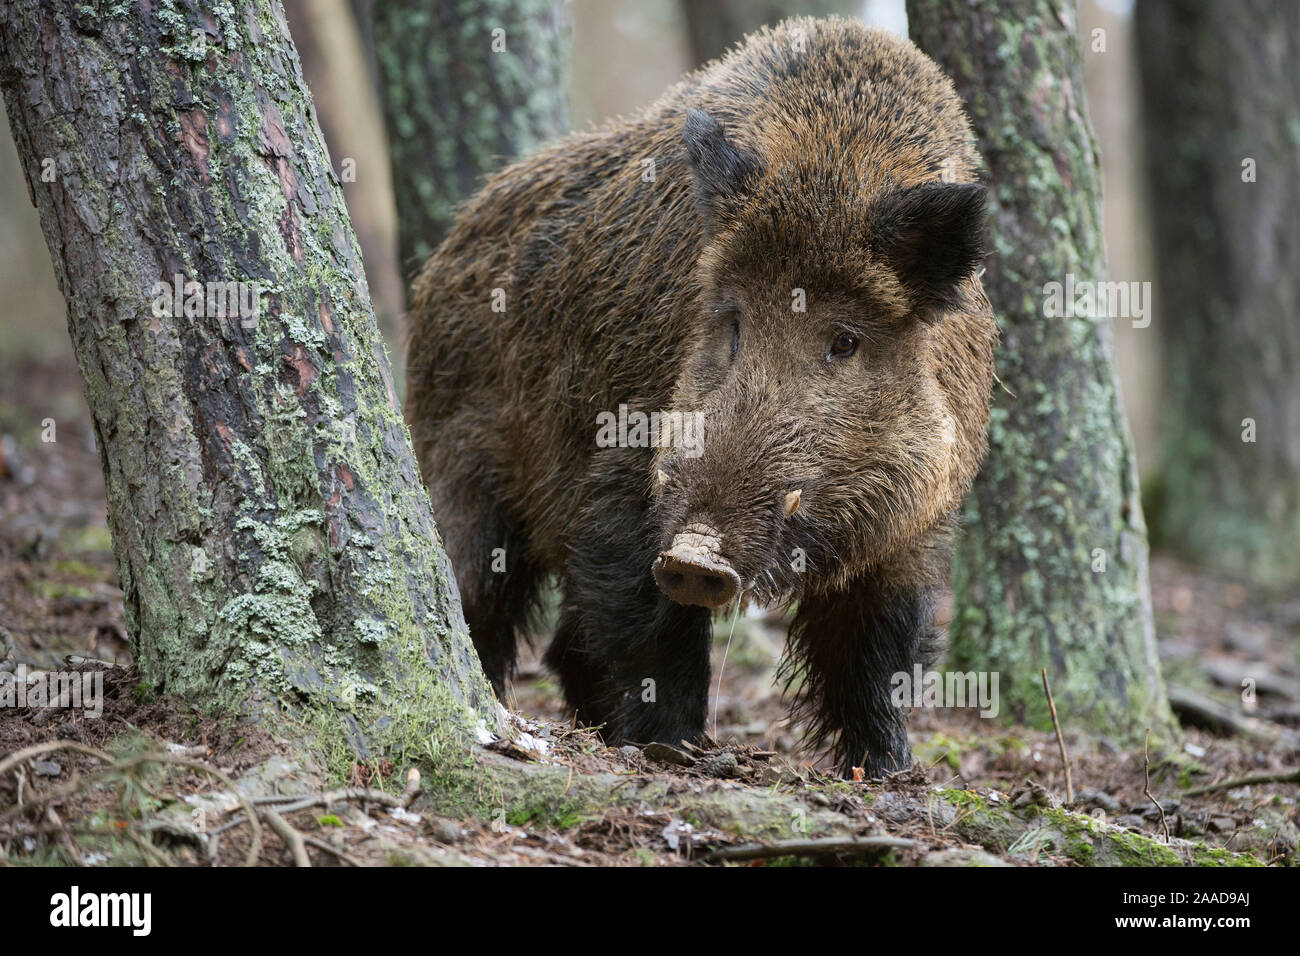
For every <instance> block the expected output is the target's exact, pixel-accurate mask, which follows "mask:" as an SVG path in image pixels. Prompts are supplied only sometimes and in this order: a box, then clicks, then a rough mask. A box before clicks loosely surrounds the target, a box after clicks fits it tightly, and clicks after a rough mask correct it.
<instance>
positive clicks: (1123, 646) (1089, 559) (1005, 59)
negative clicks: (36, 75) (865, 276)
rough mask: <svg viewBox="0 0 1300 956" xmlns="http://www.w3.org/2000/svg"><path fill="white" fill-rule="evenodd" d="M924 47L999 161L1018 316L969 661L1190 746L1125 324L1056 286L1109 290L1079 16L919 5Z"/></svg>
mask: <svg viewBox="0 0 1300 956" xmlns="http://www.w3.org/2000/svg"><path fill="white" fill-rule="evenodd" d="M907 14H908V22H909V24H910V29H911V33H912V37H913V39H914V40H915V41H916V43H917V44H918V45H919V46H920V47H921V49H923V50H924V51H925V52H927V53H928V54H930V56H932V57H934V58H935V59H936V60H937V61H938V62H939V64H940V66H942V67H943V68H944V70H945V71H946V72H947V73H948V74H949V75H950V76H951V77H952V78H953V80H954V81H955V83H956V84H957V90H958V92H959V93H960V94H961V95H962V96H963V97H964V98H965V100H966V103H967V107H968V109H969V110H970V115H971V121H972V124H973V126H974V128H975V131H976V135H977V137H978V138H979V145H980V149H981V151H982V153H983V155H984V158H985V161H986V162H987V164H988V174H989V182H990V200H991V206H992V222H991V229H992V242H991V245H992V249H993V251H994V252H993V255H991V256H990V257H989V259H988V261H987V273H986V274H985V276H984V286H985V289H986V290H987V291H988V296H989V300H990V301H991V302H992V304H993V309H994V312H995V313H996V314H997V315H998V317H999V327H1000V329H1001V332H1002V345H1001V348H1000V349H999V351H998V357H997V374H998V377H999V379H1000V382H1001V386H1000V387H999V388H998V389H997V394H996V396H995V402H994V408H993V413H992V417H991V420H990V424H989V440H990V447H989V456H988V460H987V461H986V462H985V465H984V468H983V470H982V472H981V474H980V476H979V477H978V478H977V479H976V482H975V486H974V489H973V491H972V493H971V495H970V496H969V498H968V500H967V505H966V508H965V511H964V514H963V520H962V523H963V533H962V535H961V537H960V539H959V545H958V549H957V553H956V556H955V558H954V568H953V591H954V605H955V606H954V611H953V624H952V655H953V658H954V661H955V663H956V666H957V667H959V668H966V669H974V670H996V671H999V672H1000V673H1001V699H1002V709H1003V713H1004V714H1005V715H1008V716H1010V717H1013V718H1015V719H1019V720H1024V721H1027V722H1029V723H1031V724H1033V725H1035V726H1040V727H1042V726H1048V727H1050V725H1051V718H1050V714H1049V712H1048V708H1047V703H1046V701H1045V699H1044V695H1043V689H1042V685H1041V681H1040V677H1039V669H1040V668H1044V667H1045V668H1047V671H1048V675H1049V677H1050V678H1051V684H1052V691H1053V694H1054V696H1055V699H1056V704H1057V708H1058V710H1059V711H1060V713H1061V719H1062V722H1063V723H1064V724H1065V725H1066V726H1067V727H1071V728H1076V729H1087V730H1092V731H1096V732H1104V733H1106V734H1108V735H1110V736H1112V737H1113V738H1115V739H1117V740H1119V741H1121V742H1123V743H1130V742H1133V741H1135V740H1140V739H1141V738H1142V736H1143V731H1144V729H1145V728H1147V727H1151V728H1152V729H1153V730H1156V731H1160V732H1165V733H1167V734H1172V733H1173V732H1174V724H1173V719H1172V716H1171V715H1170V711H1169V706H1168V702H1167V701H1166V699H1165V692H1164V687H1163V684H1162V681H1161V678H1160V667H1159V662H1158V660H1157V657H1156V648H1155V634H1154V627H1153V623H1152V614H1151V603H1150V590H1149V586H1148V582H1147V544H1146V529H1145V526H1144V524H1143V519H1142V510H1141V505H1140V502H1139V500H1138V485H1137V470H1136V464H1135V461H1134V457H1133V452H1132V447H1131V442H1130V439H1129V435H1128V427H1127V424H1126V423H1125V421H1124V416H1123V411H1122V409H1121V407H1120V403H1119V395H1118V385H1117V381H1116V376H1115V369H1114V354H1113V353H1114V346H1113V330H1112V328H1111V324H1110V320H1109V319H1108V318H1105V317H1103V318H1089V317H1087V316H1080V315H1077V314H1075V315H1074V316H1073V317H1063V316H1061V317H1058V316H1056V315H1055V314H1054V313H1053V312H1052V311H1050V310H1048V309H1047V308H1046V305H1045V301H1046V293H1047V292H1048V291H1050V287H1049V286H1048V283H1053V282H1056V283H1062V284H1063V285H1064V283H1066V281H1067V275H1069V274H1072V275H1073V277H1074V280H1075V281H1101V280H1103V279H1104V278H1105V254H1104V251H1103V247H1102V233H1101V221H1100V217H1101V183H1100V173H1099V168H1098V161H1097V149H1096V144H1095V142H1094V140H1093V136H1092V128H1091V125H1090V123H1089V121H1088V113H1087V107H1086V104H1085V102H1084V96H1083V76H1082V67H1081V61H1080V57H1079V39H1078V36H1077V34H1076V27H1075V20H1074V5H1073V4H1072V3H1066V2H1062V0H1013V2H1006V3H1001V4H988V3H983V4H972V3H969V2H967V0H909V2H908V5H907Z"/></svg>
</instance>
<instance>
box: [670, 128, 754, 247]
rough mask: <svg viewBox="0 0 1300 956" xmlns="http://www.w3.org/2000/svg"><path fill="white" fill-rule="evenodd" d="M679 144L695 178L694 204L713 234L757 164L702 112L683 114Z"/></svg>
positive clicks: (752, 174)
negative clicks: (730, 202) (718, 220)
mask: <svg viewBox="0 0 1300 956" xmlns="http://www.w3.org/2000/svg"><path fill="white" fill-rule="evenodd" d="M682 141H683V142H684V143H685V144H686V154H687V156H689V157H690V161H691V172H692V173H693V174H694V177H695V204H696V207H697V208H698V209H699V211H700V218H701V219H703V220H704V225H705V228H706V229H708V230H709V231H710V232H712V231H713V228H714V225H715V223H716V221H717V219H718V218H719V217H720V216H721V214H722V213H723V211H724V210H725V208H726V205H727V204H728V202H729V201H731V200H733V199H735V198H737V197H739V196H741V195H743V194H744V192H745V190H746V188H747V186H748V184H749V181H750V180H751V179H752V177H753V176H754V174H755V173H757V172H758V161H757V160H756V159H755V158H754V157H753V156H752V155H750V154H749V153H747V152H745V151H744V150H741V149H737V148H736V147H735V146H734V145H732V143H731V141H730V140H728V139H727V136H726V134H725V133H724V132H723V131H722V127H721V126H720V125H718V121H717V120H715V119H714V118H713V117H712V116H710V115H709V114H708V113H706V112H704V110H701V109H692V110H691V111H690V112H689V113H687V114H686V126H685V127H684V128H683V129H682Z"/></svg>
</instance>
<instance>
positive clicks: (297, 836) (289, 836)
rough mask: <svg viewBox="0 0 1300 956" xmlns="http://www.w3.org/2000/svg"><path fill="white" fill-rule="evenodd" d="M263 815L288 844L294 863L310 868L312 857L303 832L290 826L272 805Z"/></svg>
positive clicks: (268, 824)
mask: <svg viewBox="0 0 1300 956" xmlns="http://www.w3.org/2000/svg"><path fill="white" fill-rule="evenodd" d="M262 815H263V816H265V817H266V824H267V826H269V827H270V828H271V829H272V830H274V831H275V832H276V833H278V834H279V835H280V839H282V840H283V841H284V842H285V843H286V844H288V846H289V850H290V851H291V852H292V853H293V865H294V866H305V867H308V868H310V867H311V859H310V858H309V857H308V856H307V845H306V844H305V843H304V842H303V839H302V834H301V833H299V832H298V831H297V830H295V829H294V828H293V827H291V826H289V824H288V822H286V821H285V819H284V817H282V816H280V814H278V813H276V812H275V811H274V810H272V809H271V808H270V807H267V808H266V809H264V810H263V811H262Z"/></svg>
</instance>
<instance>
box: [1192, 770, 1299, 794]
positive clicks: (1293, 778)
mask: <svg viewBox="0 0 1300 956" xmlns="http://www.w3.org/2000/svg"><path fill="white" fill-rule="evenodd" d="M1257 783H1300V770H1279V771H1277V772H1276V773H1252V774H1247V775H1246V776H1244V777H1235V778H1233V779H1232V780H1221V781H1219V782H1218V783H1210V784H1206V785H1205V786H1203V787H1193V788H1192V789H1191V790H1184V791H1183V796H1184V797H1199V796H1201V795H1202V794H1205V793H1213V792H1214V791H1216V790H1236V789H1237V788H1238V787H1249V786H1253V785H1254V784H1257Z"/></svg>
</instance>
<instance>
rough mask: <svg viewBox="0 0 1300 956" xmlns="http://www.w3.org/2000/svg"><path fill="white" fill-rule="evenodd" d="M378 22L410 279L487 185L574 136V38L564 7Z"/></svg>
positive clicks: (432, 7)
mask: <svg viewBox="0 0 1300 956" xmlns="http://www.w3.org/2000/svg"><path fill="white" fill-rule="evenodd" d="M371 16H372V17H373V24H372V25H371V27H370V29H371V31H372V32H373V36H374V44H375V60H376V64H377V66H378V69H379V83H380V99H381V101H382V102H383V108H384V116H385V119H386V121H387V124H388V139H389V156H390V159H391V162H392V170H393V191H394V194H395V196H396V198H397V209H398V249H399V255H400V257H401V269H402V276H403V278H409V277H410V276H411V275H412V274H413V273H414V272H415V271H417V270H418V269H419V268H420V266H422V265H423V264H424V261H425V260H426V259H427V258H428V257H429V255H430V253H432V252H433V250H434V249H435V248H436V247H437V245H438V243H439V242H440V241H442V237H443V235H444V234H445V233H446V231H447V229H448V227H450V225H451V224H452V222H453V220H454V219H455V215H454V213H455V207H456V204H457V203H459V202H460V201H461V200H463V199H466V198H468V197H469V196H471V195H473V194H474V193H475V192H477V191H478V188H479V187H480V186H481V185H482V184H483V180H484V178H485V177H486V175H488V174H490V173H494V172H496V171H497V170H498V169H500V168H501V167H502V166H504V165H505V164H506V163H507V162H510V161H512V160H514V159H518V158H519V157H520V156H523V155H526V154H527V153H530V152H532V151H533V150H534V149H536V148H537V147H538V146H540V145H542V144H543V143H544V142H546V141H547V140H549V139H551V138H553V137H555V136H558V135H560V134H562V133H564V132H567V130H568V125H569V120H568V101H567V97H566V95H565V76H566V70H567V67H568V45H569V40H568V28H567V25H566V23H565V22H564V15H563V11H562V4H560V3H559V2H557V0H384V2H383V3H376V4H373V6H372V8H371ZM363 32H365V31H363Z"/></svg>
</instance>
